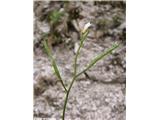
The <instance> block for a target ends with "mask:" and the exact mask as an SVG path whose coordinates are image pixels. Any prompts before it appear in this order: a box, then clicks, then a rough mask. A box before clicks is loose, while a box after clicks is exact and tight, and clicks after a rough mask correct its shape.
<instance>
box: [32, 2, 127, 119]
mask: <svg viewBox="0 0 160 120" xmlns="http://www.w3.org/2000/svg"><path fill="white" fill-rule="evenodd" d="M125 9H126V8H125V2H118V1H117V2H116V1H115V2H73V1H72V2H57V1H54V2H53V1H52V2H49V1H48V2H45V1H44V2H40V1H36V2H34V73H33V74H34V117H35V118H52V119H53V120H60V119H61V114H62V110H63V104H64V95H65V93H64V90H63V88H62V86H61V84H60V82H59V81H58V79H57V78H56V76H55V75H54V74H53V73H52V71H51V64H50V61H49V59H48V57H47V55H46V54H45V52H44V49H43V44H42V41H43V40H44V39H46V38H47V39H49V44H50V48H51V49H52V52H53V55H54V57H55V59H56V62H57V64H58V67H59V69H60V71H61V75H62V78H63V79H64V81H65V85H67V86H68V85H69V83H70V81H71V78H72V74H73V60H74V56H75V53H74V51H75V47H76V45H78V44H79V42H80V40H79V38H80V31H81V29H82V28H83V26H84V24H85V23H87V22H89V21H91V23H92V27H91V28H90V33H89V35H88V37H87V40H86V41H85V44H84V47H83V48H82V50H81V53H80V56H79V60H78V71H81V70H83V69H84V67H85V66H86V64H88V63H89V61H90V60H92V59H93V58H94V57H95V56H96V55H98V54H99V53H102V52H103V51H104V50H106V49H108V48H110V47H111V46H112V45H113V44H114V43H115V42H120V43H121V45H120V47H119V48H118V49H117V50H115V51H114V52H113V54H112V55H109V56H107V57H105V58H104V59H103V60H101V61H99V62H98V63H97V64H96V65H95V66H94V67H92V68H91V69H90V70H89V71H87V72H86V74H87V75H86V74H83V75H81V76H80V77H79V78H78V79H77V81H76V82H75V84H74V85H73V88H72V89H71V93H70V95H69V102H68V104H67V110H66V120H125V117H126V116H125V112H126V104H125V88H126V87H125V86H126V84H125V83H126V58H125V55H126V42H125V41H126V37H125V36H126V35H125V34H126V32H125V31H126V25H125V14H126V13H125ZM55 10H56V11H62V12H63V15H62V16H61V17H60V19H59V20H58V22H56V24H54V23H51V20H50V19H49V15H50V14H51V12H52V11H55ZM54 35H56V37H55V36H54Z"/></svg>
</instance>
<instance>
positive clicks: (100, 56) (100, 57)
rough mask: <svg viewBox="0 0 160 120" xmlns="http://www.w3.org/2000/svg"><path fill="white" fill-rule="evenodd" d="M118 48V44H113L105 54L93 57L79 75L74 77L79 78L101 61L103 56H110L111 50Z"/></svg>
mask: <svg viewBox="0 0 160 120" xmlns="http://www.w3.org/2000/svg"><path fill="white" fill-rule="evenodd" d="M118 47H119V44H114V45H113V46H112V47H111V48H110V49H108V50H106V51H105V52H103V53H101V54H100V55H98V56H97V57H95V58H94V59H93V60H92V61H91V62H90V63H89V65H88V66H87V67H86V68H85V69H84V70H83V71H82V72H80V73H79V74H77V75H76V77H78V76H80V75H81V74H83V73H84V72H86V71H87V70H89V69H90V68H91V67H92V66H94V65H95V64H96V63H97V62H98V61H99V60H101V59H102V58H104V57H105V56H107V55H109V54H111V53H112V52H113V50H115V49H116V48H118Z"/></svg>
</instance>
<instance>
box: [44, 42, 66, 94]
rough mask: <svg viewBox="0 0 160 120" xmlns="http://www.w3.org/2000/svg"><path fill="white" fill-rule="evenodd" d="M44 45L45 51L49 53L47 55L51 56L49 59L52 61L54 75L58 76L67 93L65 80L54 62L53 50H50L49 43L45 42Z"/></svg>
mask: <svg viewBox="0 0 160 120" xmlns="http://www.w3.org/2000/svg"><path fill="white" fill-rule="evenodd" d="M43 45H44V48H45V50H46V52H47V55H48V56H49V59H50V61H51V65H52V71H53V73H55V74H56V76H57V78H58V79H59V80H60V82H61V84H62V86H63V88H64V89H65V91H66V92H67V89H66V87H65V85H64V83H63V80H62V78H61V75H60V72H59V70H58V67H57V64H56V62H55V60H54V58H53V56H52V53H51V50H50V49H49V47H48V44H47V42H46V41H44V42H43ZM53 69H54V70H53Z"/></svg>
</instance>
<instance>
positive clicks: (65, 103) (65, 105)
mask: <svg viewBox="0 0 160 120" xmlns="http://www.w3.org/2000/svg"><path fill="white" fill-rule="evenodd" d="M75 80H76V77H74V78H73V79H72V82H71V84H70V86H69V88H68V91H67V93H66V96H65V100H64V107H63V115H62V120H65V111H66V108H67V103H68V97H69V93H70V90H71V88H72V86H73V83H74V81H75Z"/></svg>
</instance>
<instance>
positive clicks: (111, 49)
mask: <svg viewBox="0 0 160 120" xmlns="http://www.w3.org/2000/svg"><path fill="white" fill-rule="evenodd" d="M85 35H86V36H84V38H82V40H81V44H80V46H79V48H78V51H77V54H76V57H75V63H74V76H73V79H72V81H71V83H70V85H69V88H68V91H67V94H66V96H65V100H64V107H63V114H62V120H65V111H66V107H67V103H68V97H69V93H70V90H71V88H72V86H73V83H74V82H75V80H76V78H77V77H79V76H80V75H81V74H83V73H84V72H86V71H87V70H89V69H90V68H91V67H92V66H94V65H95V64H96V63H97V62H98V61H99V60H101V59H102V58H103V57H105V56H106V55H108V54H111V53H112V51H113V50H115V49H116V48H117V47H118V46H119V45H117V44H115V45H113V47H112V48H110V49H109V50H107V51H105V52H103V53H102V54H100V55H99V56H97V57H96V58H94V59H93V60H92V61H91V62H90V63H89V65H88V66H87V67H86V68H85V69H84V70H82V71H81V72H80V73H78V74H77V72H76V69H77V65H76V64H77V58H78V55H79V52H80V48H81V47H82V46H83V42H84V40H85V39H86V37H87V35H88V33H87V34H85Z"/></svg>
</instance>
